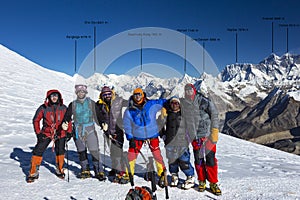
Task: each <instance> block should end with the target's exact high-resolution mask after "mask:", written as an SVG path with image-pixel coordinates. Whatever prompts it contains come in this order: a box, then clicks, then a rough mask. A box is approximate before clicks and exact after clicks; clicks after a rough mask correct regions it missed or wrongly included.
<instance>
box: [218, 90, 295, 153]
mask: <svg viewBox="0 0 300 200" xmlns="http://www.w3.org/2000/svg"><path fill="white" fill-rule="evenodd" d="M299 111H300V102H299V101H295V100H294V99H293V98H292V97H290V96H289V95H287V94H286V93H285V92H284V91H282V90H279V89H278V88H275V89H274V90H272V91H271V92H270V94H269V95H268V96H267V97H266V98H265V99H263V100H262V101H260V102H259V103H258V104H256V105H255V106H253V107H250V106H248V107H246V108H245V109H244V110H243V111H241V112H240V113H239V114H238V115H236V116H235V117H234V118H232V119H230V120H228V121H227V122H226V125H225V126H224V129H223V132H224V133H226V134H229V135H233V136H236V137H239V138H242V139H246V140H251V141H254V142H257V143H261V144H266V145H268V144H269V145H270V144H273V147H274V148H279V149H283V150H284V148H287V149H289V151H291V149H292V146H291V144H290V142H289V141H286V140H287V139H293V138H297V137H300V132H298V133H295V132H294V133H293V134H291V133H290V130H293V129H295V128H297V127H299V126H300V114H299ZM284 131H287V132H288V134H282V132H284ZM267 135H270V136H271V137H270V138H272V141H268V140H267V139H266V138H267ZM269 140H270V139H269ZM283 141H284V142H283ZM284 144H289V145H287V146H288V147H283V146H284ZM293 148H294V147H293Z"/></svg>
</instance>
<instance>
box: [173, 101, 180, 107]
mask: <svg viewBox="0 0 300 200" xmlns="http://www.w3.org/2000/svg"><path fill="white" fill-rule="evenodd" d="M171 104H172V105H176V106H179V102H177V101H172V102H171Z"/></svg>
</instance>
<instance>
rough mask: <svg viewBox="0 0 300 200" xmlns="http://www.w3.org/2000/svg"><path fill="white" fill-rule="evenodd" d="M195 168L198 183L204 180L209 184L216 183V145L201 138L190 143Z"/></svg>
mask: <svg viewBox="0 0 300 200" xmlns="http://www.w3.org/2000/svg"><path fill="white" fill-rule="evenodd" d="M192 146H193V152H194V158H195V168H196V172H197V175H198V180H199V181H205V180H206V179H207V180H208V181H209V182H210V183H217V182H218V160H217V158H216V149H217V148H216V144H214V143H212V142H211V141H210V140H209V139H205V138H201V139H196V140H193V142H192Z"/></svg>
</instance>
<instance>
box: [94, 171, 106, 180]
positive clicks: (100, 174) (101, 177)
mask: <svg viewBox="0 0 300 200" xmlns="http://www.w3.org/2000/svg"><path fill="white" fill-rule="evenodd" d="M95 178H96V179H98V180H99V181H104V180H106V176H105V173H104V172H98V173H96V174H95Z"/></svg>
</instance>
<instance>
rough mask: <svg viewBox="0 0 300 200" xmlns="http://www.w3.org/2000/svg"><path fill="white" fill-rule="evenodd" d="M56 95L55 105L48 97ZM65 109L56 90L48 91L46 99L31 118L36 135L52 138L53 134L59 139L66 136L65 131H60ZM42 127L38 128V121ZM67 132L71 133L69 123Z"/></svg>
mask: <svg viewBox="0 0 300 200" xmlns="http://www.w3.org/2000/svg"><path fill="white" fill-rule="evenodd" d="M53 93H58V101H57V103H55V104H54V103H52V102H51V100H50V95H51V94H53ZM66 110H67V107H66V106H65V105H64V104H63V99H62V95H61V93H60V92H59V91H58V90H49V91H48V92H47V94H46V99H45V102H44V104H43V105H41V106H40V107H39V108H38V109H37V111H36V112H35V115H34V117H33V128H34V131H35V133H36V134H40V133H42V134H44V135H45V136H46V137H49V138H52V137H54V134H55V133H56V135H57V136H58V137H59V138H63V137H65V136H66V131H64V130H62V128H61V123H62V121H63V118H64V115H65V113H66ZM41 120H43V121H42V123H43V126H42V128H41V127H40V121H41ZM67 132H72V126H71V123H70V124H69V127H68V130H67Z"/></svg>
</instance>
